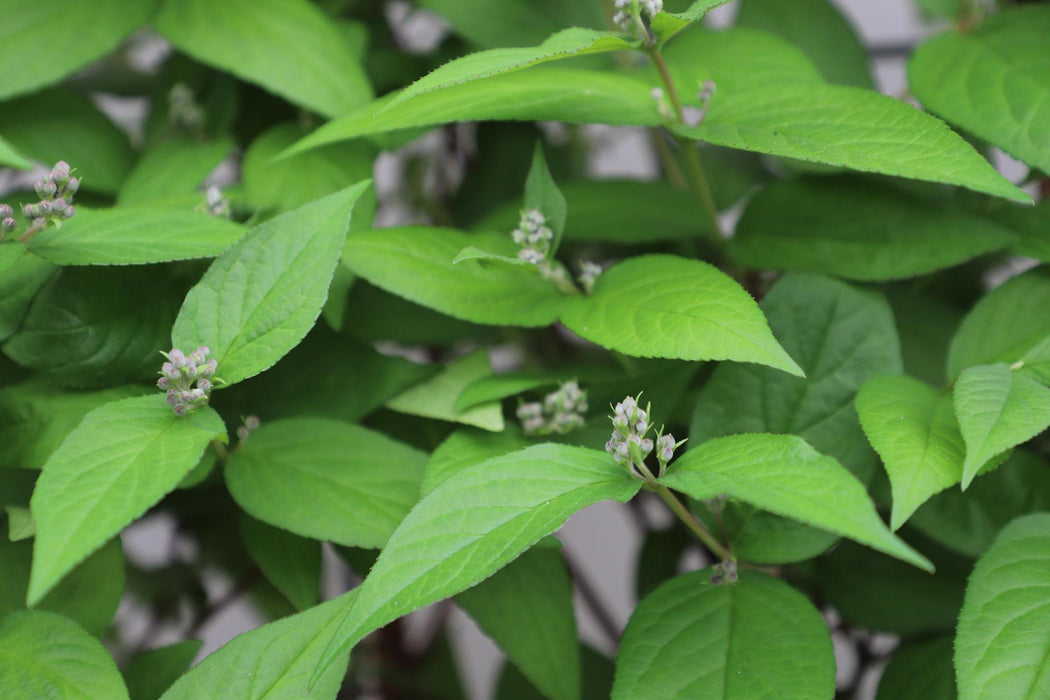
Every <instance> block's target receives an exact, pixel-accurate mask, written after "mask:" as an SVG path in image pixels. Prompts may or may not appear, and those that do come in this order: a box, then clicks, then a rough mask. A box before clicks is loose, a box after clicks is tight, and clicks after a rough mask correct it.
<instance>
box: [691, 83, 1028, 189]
mask: <svg viewBox="0 0 1050 700" xmlns="http://www.w3.org/2000/svg"><path fill="white" fill-rule="evenodd" d="M715 80H716V83H717V77H716V79H715ZM695 102H696V101H695V99H694V103H695ZM673 131H674V132H675V133H677V134H679V135H681V136H685V137H687V138H692V139H697V140H699V141H706V142H707V143H712V144H715V145H718V146H728V147H730V148H739V149H742V150H745V151H756V152H758V153H767V154H769V155H774V156H786V157H788V158H795V159H798V160H802V161H807V162H812V163H823V164H825V165H835V166H841V167H845V168H850V169H851V170H860V171H865V172H873V173H881V174H883V175H895V176H897V177H906V178H911V179H915V180H927V181H930V182H940V183H944V184H949V185H958V186H960V187H965V188H967V189H970V190H973V191H975V192H984V193H986V194H991V195H995V196H997V197H1003V198H1005V199H1011V200H1014V201H1017V202H1029V201H1031V198H1030V197H1029V196H1028V195H1027V194H1025V192H1024V191H1022V190H1020V189H1018V188H1017V187H1015V186H1014V185H1012V184H1011V183H1010V182H1009V181H1008V180H1007V179H1006V178H1004V177H1003V176H1002V175H1000V174H999V173H998V172H997V171H996V170H995V168H993V167H992V166H991V165H990V164H989V163H988V161H986V160H985V159H984V158H982V157H981V155H980V154H979V153H978V152H977V151H975V150H974V149H973V147H972V146H970V145H969V144H968V143H967V142H966V141H965V140H963V138H962V137H961V136H959V135H958V134H956V133H955V132H953V131H952V130H951V129H949V128H948V127H947V125H945V124H944V123H943V122H941V121H940V120H938V119H936V118H934V117H931V116H929V115H928V114H925V113H923V112H920V111H919V110H917V109H915V108H914V107H912V106H911V105H909V104H907V103H905V102H901V101H900V100H896V99H893V98H892V97H887V96H885V95H879V94H876V93H874V92H871V91H868V90H861V89H859V88H853V87H846V86H841V85H820V84H816V83H802V82H788V83H784V84H781V85H768V84H763V85H761V86H756V87H754V88H750V89H741V90H740V91H739V92H730V91H727V90H719V91H717V92H716V93H715V95H714V97H713V98H712V100H711V105H710V108H709V109H708V111H707V114H706V116H705V117H704V120H703V122H702V123H701V124H700V125H699V126H676V127H674V128H673ZM901 153H907V157H902V156H901Z"/></svg>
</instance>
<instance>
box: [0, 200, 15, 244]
mask: <svg viewBox="0 0 1050 700" xmlns="http://www.w3.org/2000/svg"><path fill="white" fill-rule="evenodd" d="M16 226H18V222H17V221H15V211H14V209H12V208H11V207H9V206H7V205H6V204H0V241H2V240H4V235H5V234H8V233H11V232H12V231H14V230H15V227H16Z"/></svg>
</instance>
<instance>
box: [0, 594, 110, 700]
mask: <svg viewBox="0 0 1050 700" xmlns="http://www.w3.org/2000/svg"><path fill="white" fill-rule="evenodd" d="M0 688H3V689H4V692H5V694H7V695H8V696H9V697H12V698H48V699H49V700H52V699H53V700H102V699H103V698H105V700H128V691H127V688H125V687H124V680H123V679H122V678H121V677H120V671H118V670H117V664H116V663H114V661H113V657H111V656H110V655H109V652H108V651H106V648H105V647H104V646H102V643H101V642H99V641H98V640H97V639H95V638H94V637H92V636H91V635H89V634H88V633H87V632H85V631H84V630H82V629H81V628H80V627H79V626H78V625H77V624H76V623H75V622H73V621H72V620H68V619H66V618H64V617H62V616H61V615H56V614H54V613H48V612H37V611H28V612H14V613H11V614H10V615H8V616H6V617H4V618H3V619H2V620H0Z"/></svg>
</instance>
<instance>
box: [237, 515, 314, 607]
mask: <svg viewBox="0 0 1050 700" xmlns="http://www.w3.org/2000/svg"><path fill="white" fill-rule="evenodd" d="M240 524H241V539H243V540H244V546H245V548H246V549H247V550H248V554H249V555H250V556H251V558H252V560H253V561H255V563H256V564H258V565H259V568H260V569H261V570H262V572H263V575H264V576H266V580H267V581H269V582H270V583H272V584H273V585H274V588H276V589H277V590H279V591H280V592H281V593H282V594H283V595H284V597H285V598H287V599H288V600H289V601H290V602H291V603H292V605H294V606H295V607H296V609H297V610H306V609H307V608H310V607H313V606H314V605H317V603H318V602H319V601H318V597H319V596H320V591H321V544H320V543H319V542H311V541H310V540H308V539H305V538H302V537H299V536H297V535H293V534H292V533H291V532H287V531H285V530H282V529H280V528H276V527H271V526H269V525H267V524H266V523H263V522H261V521H259V520H256V519H255V518H251V517H248V516H242V517H241V521H240Z"/></svg>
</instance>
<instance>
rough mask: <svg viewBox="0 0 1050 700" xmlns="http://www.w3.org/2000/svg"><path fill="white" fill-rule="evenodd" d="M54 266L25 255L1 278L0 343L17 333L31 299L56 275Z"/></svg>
mask: <svg viewBox="0 0 1050 700" xmlns="http://www.w3.org/2000/svg"><path fill="white" fill-rule="evenodd" d="M55 270H56V268H55V266H54V265H52V264H51V263H49V262H47V261H45V260H41V259H40V258H38V257H36V256H35V255H24V256H22V257H21V258H19V259H18V261H17V262H16V263H15V264H14V265H12V266H11V267H10V268H9V269H7V270H5V271H4V273H3V274H2V275H0V341H3V340H7V339H8V338H10V337H11V335H12V334H13V333H14V332H15V331H17V330H18V327H19V325H21V323H22V319H23V318H24V317H25V312H26V309H27V308H28V306H29V302H30V300H31V299H32V298H33V296H34V295H35V294H36V293H37V292H38V291H40V288H41V287H43V286H44V284H46V283H47V281H48V280H49V279H50V278H51V277H52V276H53V275H54V274H55Z"/></svg>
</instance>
